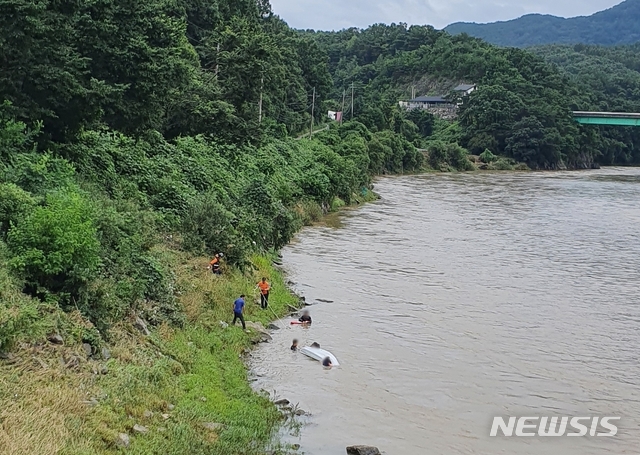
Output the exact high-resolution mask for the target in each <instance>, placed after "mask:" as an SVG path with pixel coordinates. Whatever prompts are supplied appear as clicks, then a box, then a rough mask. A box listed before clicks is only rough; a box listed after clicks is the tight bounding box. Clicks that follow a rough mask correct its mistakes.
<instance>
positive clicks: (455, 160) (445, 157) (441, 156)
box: [427, 142, 475, 171]
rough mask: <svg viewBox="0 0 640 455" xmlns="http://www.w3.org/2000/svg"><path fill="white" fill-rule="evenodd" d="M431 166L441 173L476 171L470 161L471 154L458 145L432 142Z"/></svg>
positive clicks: (430, 151)
mask: <svg viewBox="0 0 640 455" xmlns="http://www.w3.org/2000/svg"><path fill="white" fill-rule="evenodd" d="M427 150H428V152H429V166H431V168H433V169H436V170H441V171H448V170H458V171H472V170H474V169H475V167H474V166H473V164H472V163H471V161H469V152H468V151H467V150H466V149H464V148H462V147H461V146H460V145H458V144H447V143H444V142H431V143H429V147H428V149H427Z"/></svg>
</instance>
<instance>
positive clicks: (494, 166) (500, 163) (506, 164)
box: [487, 158, 514, 171]
mask: <svg viewBox="0 0 640 455" xmlns="http://www.w3.org/2000/svg"><path fill="white" fill-rule="evenodd" d="M513 168H514V162H513V161H512V160H510V159H509V158H498V159H497V160H496V161H494V162H493V163H491V164H490V165H489V166H487V169H489V170H492V171H512V170H513Z"/></svg>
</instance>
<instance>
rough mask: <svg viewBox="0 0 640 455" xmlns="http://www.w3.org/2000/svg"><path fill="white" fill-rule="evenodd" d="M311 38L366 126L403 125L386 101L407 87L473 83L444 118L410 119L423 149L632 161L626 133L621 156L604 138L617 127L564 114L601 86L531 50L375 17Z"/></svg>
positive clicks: (542, 160) (565, 162) (557, 160)
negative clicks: (454, 112) (352, 92)
mask: <svg viewBox="0 0 640 455" xmlns="http://www.w3.org/2000/svg"><path fill="white" fill-rule="evenodd" d="M312 36H313V37H314V38H315V40H316V41H317V43H318V45H319V47H320V48H321V49H323V50H324V51H325V52H326V53H327V54H328V55H329V59H330V60H329V70H330V73H331V74H332V76H333V79H334V82H335V91H334V94H333V97H335V98H337V97H339V95H340V94H341V92H342V90H343V88H348V87H349V85H350V84H351V83H352V82H353V83H354V84H355V86H356V88H357V90H356V94H357V96H356V106H355V110H356V116H357V119H358V120H359V121H360V122H362V123H363V124H365V125H366V126H367V127H368V128H369V129H371V130H373V131H375V130H377V129H380V128H392V129H395V130H396V131H400V130H402V128H405V126H404V124H402V123H399V122H397V121H396V120H394V119H396V118H397V116H398V115H399V113H398V112H397V110H394V106H395V105H396V104H397V100H400V99H407V96H408V94H409V93H411V91H412V88H415V89H416V90H417V94H419V95H439V94H442V93H445V92H446V91H447V90H451V89H452V88H453V87H455V86H456V85H457V84H458V83H460V82H467V83H475V84H477V85H478V87H479V89H478V90H477V91H476V92H474V93H473V94H472V95H471V96H469V97H468V98H466V99H465V100H464V104H463V105H462V107H461V108H460V112H459V116H458V119H457V121H456V122H454V123H453V124H452V125H450V124H447V123H444V124H443V123H441V122H435V123H433V122H431V123H429V122H428V121H427V120H425V119H421V118H414V119H412V121H413V123H414V124H417V125H418V126H419V127H420V129H421V130H424V131H428V130H429V129H434V133H433V134H431V133H430V132H429V133H428V134H427V138H426V141H425V144H424V147H426V148H429V147H433V146H434V145H433V144H434V143H436V144H437V143H438V141H444V142H446V143H450V144H451V143H454V144H457V145H459V146H462V147H464V148H465V149H467V150H468V151H469V152H471V153H473V154H477V155H479V154H481V153H483V152H484V151H486V150H488V151H490V152H491V153H493V154H496V155H501V156H503V157H507V158H508V159H512V160H515V161H520V162H525V163H526V164H528V165H529V166H530V167H532V168H538V169H556V168H558V167H564V166H567V167H570V168H584V167H590V166H592V165H595V164H597V163H600V159H601V156H608V157H609V156H615V157H616V158H614V159H613V162H619V163H628V162H638V160H639V159H640V150H639V149H638V148H637V146H636V145H635V144H636V142H634V141H632V140H631V139H630V138H628V139H629V140H628V142H625V144H626V153H624V154H620V153H618V152H616V151H615V150H617V148H618V145H619V144H618V143H617V142H616V143H611V142H609V141H608V140H607V138H608V137H609V136H611V135H613V136H615V137H618V135H619V134H621V133H620V129H617V130H616V129H611V128H609V129H595V128H584V127H581V126H579V125H577V124H576V123H575V122H574V121H573V119H572V115H571V111H572V110H589V109H597V108H598V106H599V103H598V100H599V99H601V98H602V97H603V96H605V95H604V92H603V89H602V88H601V87H597V86H595V85H587V86H585V84H584V83H583V82H581V81H580V80H579V79H574V78H570V77H568V75H567V74H566V73H565V72H564V71H562V70H559V69H556V68H554V66H553V65H550V64H547V63H545V62H544V61H543V60H542V59H541V58H539V57H537V56H535V55H533V54H532V53H530V52H526V51H524V50H520V49H503V48H496V47H494V46H491V45H488V44H486V43H484V42H482V41H479V40H476V39H474V38H470V37H468V36H451V35H449V34H447V33H444V32H441V31H437V30H434V29H433V28H430V27H418V26H412V27H408V28H407V27H405V26H402V25H390V26H385V25H375V26H372V27H370V28H368V29H366V30H357V29H350V30H344V31H341V32H335V33H331V32H317V33H314V34H312ZM609 107H610V108H611V109H612V110H623V109H624V107H625V104H624V103H622V99H621V98H612V99H611V102H610V104H609ZM414 114H416V115H417V112H414ZM390 123H391V126H390ZM441 130H443V131H441ZM625 134H628V133H625ZM440 150H441V147H440V148H438V153H432V154H431V157H432V158H433V157H435V156H438V154H439V153H440ZM601 154H602V155H601ZM445 161H446V160H445ZM453 161H456V160H455V159H449V160H448V163H451V162H453ZM606 162H607V163H610V162H612V160H609V159H608V160H607V161H606ZM431 164H432V165H433V166H434V167H439V166H438V165H437V164H436V163H433V162H432V163H431Z"/></svg>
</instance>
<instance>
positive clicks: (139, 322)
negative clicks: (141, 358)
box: [133, 316, 151, 336]
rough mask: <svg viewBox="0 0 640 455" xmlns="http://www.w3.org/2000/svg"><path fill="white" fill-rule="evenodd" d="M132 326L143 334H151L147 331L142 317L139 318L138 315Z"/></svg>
mask: <svg viewBox="0 0 640 455" xmlns="http://www.w3.org/2000/svg"><path fill="white" fill-rule="evenodd" d="M133 326H134V327H135V328H136V329H138V330H140V331H141V332H142V334H143V335H145V336H149V335H151V332H149V329H148V328H147V323H146V322H144V321H143V320H142V319H140V317H139V316H136V319H135V321H133Z"/></svg>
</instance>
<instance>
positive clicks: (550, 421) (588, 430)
mask: <svg viewBox="0 0 640 455" xmlns="http://www.w3.org/2000/svg"><path fill="white" fill-rule="evenodd" d="M614 420H620V417H602V418H600V417H519V418H518V417H509V418H508V420H507V421H505V419H503V418H502V417H494V418H493V425H491V433H490V435H491V436H497V435H498V430H500V432H502V434H503V435H504V436H587V435H589V436H615V435H616V434H617V433H618V427H617V426H615V425H614V424H612V423H611V421H614Z"/></svg>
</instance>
